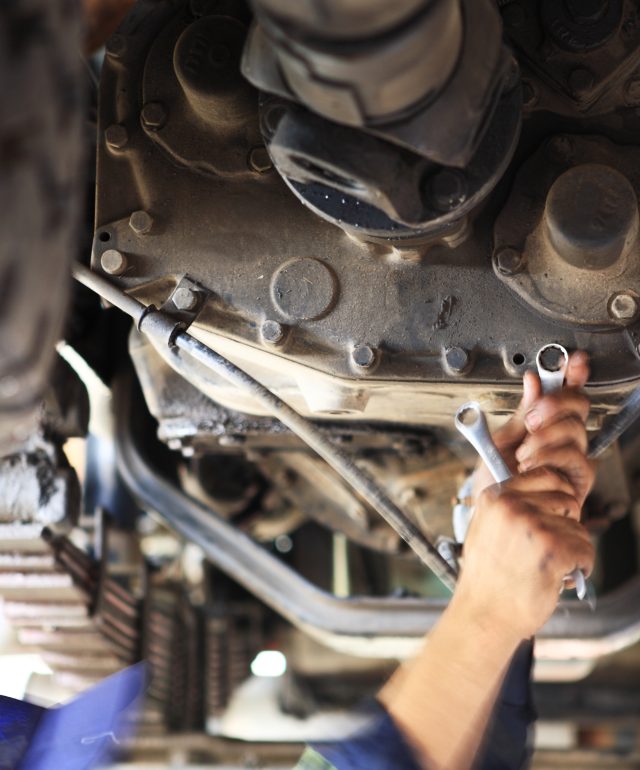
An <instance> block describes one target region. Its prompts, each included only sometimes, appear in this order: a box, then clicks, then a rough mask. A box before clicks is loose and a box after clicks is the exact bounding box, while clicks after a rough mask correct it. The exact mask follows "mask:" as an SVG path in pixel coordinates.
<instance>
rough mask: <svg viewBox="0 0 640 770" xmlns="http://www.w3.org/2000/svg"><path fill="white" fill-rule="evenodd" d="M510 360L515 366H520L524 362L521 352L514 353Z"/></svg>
mask: <svg viewBox="0 0 640 770" xmlns="http://www.w3.org/2000/svg"><path fill="white" fill-rule="evenodd" d="M511 360H512V361H513V363H514V364H515V365H516V366H522V364H524V362H525V361H526V359H525V357H524V355H523V354H522V353H514V354H513V357H512V359H511Z"/></svg>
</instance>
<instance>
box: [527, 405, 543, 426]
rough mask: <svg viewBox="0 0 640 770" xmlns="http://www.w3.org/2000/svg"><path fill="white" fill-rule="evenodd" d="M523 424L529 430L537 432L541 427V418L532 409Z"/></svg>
mask: <svg viewBox="0 0 640 770" xmlns="http://www.w3.org/2000/svg"><path fill="white" fill-rule="evenodd" d="M524 422H525V425H526V426H527V428H529V430H538V428H539V427H540V426H541V425H542V417H541V416H540V414H539V413H538V412H537V411H536V410H535V409H532V410H531V411H530V412H527V415H526V417H525V418H524Z"/></svg>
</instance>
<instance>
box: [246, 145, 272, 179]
mask: <svg viewBox="0 0 640 770" xmlns="http://www.w3.org/2000/svg"><path fill="white" fill-rule="evenodd" d="M249 168H250V169H251V170H252V171H256V172H257V173H258V174H265V173H266V172H267V171H271V169H272V168H273V163H272V162H271V158H270V157H269V153H268V152H267V148H266V147H254V148H253V149H252V150H251V152H250V153H249Z"/></svg>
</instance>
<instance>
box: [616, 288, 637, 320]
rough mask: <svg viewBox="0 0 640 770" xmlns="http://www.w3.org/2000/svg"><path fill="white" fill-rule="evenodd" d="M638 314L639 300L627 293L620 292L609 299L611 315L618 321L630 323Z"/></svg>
mask: <svg viewBox="0 0 640 770" xmlns="http://www.w3.org/2000/svg"><path fill="white" fill-rule="evenodd" d="M637 312H638V300H637V299H636V298H635V297H634V296H633V295H632V294H629V293H627V292H625V291H619V292H616V293H615V294H612V295H611V297H609V315H610V316H611V317H612V318H615V319H616V320H617V321H629V320H631V319H632V318H635V316H636V314H637Z"/></svg>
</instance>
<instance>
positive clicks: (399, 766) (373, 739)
mask: <svg viewBox="0 0 640 770" xmlns="http://www.w3.org/2000/svg"><path fill="white" fill-rule="evenodd" d="M532 662H533V642H532V641H529V642H524V643H523V644H522V645H521V647H520V649H519V650H518V651H517V653H516V654H515V656H514V658H513V660H512V662H511V665H510V667H509V671H508V673H507V676H506V677H505V681H504V684H503V686H502V690H501V694H500V698H499V700H498V702H497V704H496V708H495V711H494V714H493V718H492V720H491V723H490V725H489V728H488V730H487V736H486V739H485V741H484V744H483V748H482V749H481V751H480V755H479V756H478V759H477V761H476V764H475V769H476V770H525V768H527V767H528V766H529V763H530V760H531V753H532V751H531V745H530V741H529V736H530V727H531V725H532V724H533V722H534V721H535V718H536V712H535V709H534V707H533V701H532V691H531V667H532ZM376 708H377V713H376V716H375V717H374V718H373V719H372V721H371V724H370V726H369V727H368V728H367V729H365V730H363V731H362V732H360V733H358V734H356V735H354V736H353V737H351V738H349V739H347V740H344V741H340V742H336V743H323V744H316V745H314V746H312V748H313V749H314V750H315V751H316V752H318V754H320V755H321V756H322V757H324V758H325V759H326V760H327V762H329V763H330V764H331V765H332V766H333V767H334V768H336V770H420V765H419V764H418V762H417V760H416V759H415V757H414V755H413V753H412V751H411V749H410V748H409V747H408V746H407V744H406V743H405V741H404V738H403V737H402V735H401V733H400V731H399V730H398V728H397V727H396V726H395V724H394V722H393V720H392V719H391V717H389V715H388V714H387V713H386V712H385V711H384V709H383V708H382V706H380V705H379V704H378V705H377V707H376Z"/></svg>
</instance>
